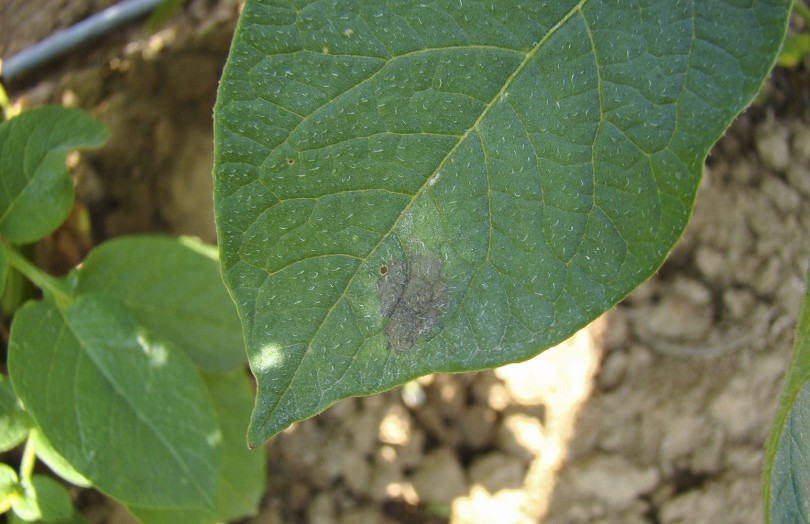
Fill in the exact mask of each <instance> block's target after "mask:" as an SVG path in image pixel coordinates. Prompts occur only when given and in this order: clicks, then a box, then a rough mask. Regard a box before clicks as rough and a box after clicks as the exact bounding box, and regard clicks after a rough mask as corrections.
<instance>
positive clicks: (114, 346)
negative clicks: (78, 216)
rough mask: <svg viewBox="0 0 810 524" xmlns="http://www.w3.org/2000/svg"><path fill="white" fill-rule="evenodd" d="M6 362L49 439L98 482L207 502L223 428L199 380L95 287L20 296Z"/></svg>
mask: <svg viewBox="0 0 810 524" xmlns="http://www.w3.org/2000/svg"><path fill="white" fill-rule="evenodd" d="M8 366H9V374H10V376H11V381H12V383H13V384H14V389H15V391H17V394H18V395H19V396H20V399H21V400H22V401H23V403H24V404H25V407H26V408H27V410H28V412H29V413H30V414H31V416H32V417H33V418H34V420H35V421H36V422H37V424H38V425H39V427H40V428H41V430H42V432H43V434H44V435H45V436H46V438H47V439H48V441H49V442H50V443H51V444H52V445H53V447H54V449H55V450H56V451H57V452H58V453H59V454H60V455H62V456H63V457H64V458H65V459H66V460H67V461H68V462H69V463H70V464H71V465H72V466H73V467H74V468H75V469H76V471H78V472H79V473H81V474H82V475H83V476H84V477H86V478H87V479H89V480H90V481H91V482H92V483H93V484H94V485H95V486H96V487H97V488H98V489H99V490H101V491H103V492H105V493H106V494H108V495H110V496H112V497H115V498H117V499H119V500H121V501H124V502H128V503H131V504H140V505H147V506H169V507H207V506H210V504H212V503H213V499H214V492H215V488H216V485H215V481H216V473H217V469H218V466H219V450H218V442H219V440H220V439H221V434H220V432H219V428H218V424H217V420H216V416H215V414H214V411H213V408H212V401H211V398H210V396H209V394H208V391H207V389H206V387H205V384H204V383H203V381H202V379H201V378H200V376H199V374H198V372H197V370H196V368H195V367H194V364H193V363H192V362H191V360H189V359H188V357H186V356H185V355H184V354H183V352H182V351H180V350H179V349H177V348H175V347H174V346H172V345H171V344H170V343H168V342H166V341H163V340H161V339H160V338H157V337H155V336H154V335H153V334H151V333H150V332H149V331H148V330H146V329H145V328H143V327H142V326H140V325H138V324H137V323H136V321H135V320H134V319H133V318H132V316H131V315H130V314H129V313H128V312H127V310H126V308H125V307H124V306H122V305H120V304H118V303H117V302H115V301H113V300H111V299H108V298H104V297H101V296H98V295H95V294H85V295H82V296H80V297H78V298H77V299H76V300H75V301H74V302H73V303H72V304H71V305H70V306H69V307H68V308H67V309H66V310H65V311H64V312H60V311H59V310H58V309H56V308H55V307H54V306H53V305H52V304H50V303H48V302H29V303H27V304H26V305H24V306H23V307H22V308H21V309H20V310H19V311H18V312H17V314H16V315H15V317H14V322H13V324H12V327H11V339H10V341H9V355H8Z"/></svg>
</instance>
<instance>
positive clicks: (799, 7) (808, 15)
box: [793, 0, 810, 29]
mask: <svg viewBox="0 0 810 524" xmlns="http://www.w3.org/2000/svg"><path fill="white" fill-rule="evenodd" d="M793 10H794V11H796V14H797V15H799V16H801V17H802V19H803V20H804V24H805V25H806V26H807V28H806V29H810V9H808V7H807V4H805V3H804V0H796V2H795V3H794V4H793Z"/></svg>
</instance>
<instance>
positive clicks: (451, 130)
mask: <svg viewBox="0 0 810 524" xmlns="http://www.w3.org/2000/svg"><path fill="white" fill-rule="evenodd" d="M790 4H791V2H790V1H789V0H765V1H762V2H754V3H749V5H747V6H745V7H743V6H740V5H737V4H736V3H733V2H728V1H726V0H706V1H700V2H656V3H651V4H650V3H645V5H644V6H643V8H642V7H641V6H639V5H637V3H636V2H619V1H615V0H590V1H586V0H560V1H555V2H535V1H525V2H524V1H519V0H512V1H509V0H507V1H502V2H501V1H499V2H484V1H467V2H457V1H450V0H447V1H439V2H423V1H421V0H405V1H401V2H395V3H392V2H384V1H382V0H378V1H366V2H361V1H359V0H355V1H352V0H345V1H334V2H305V1H304V2H295V3H293V2H279V1H272V2H271V1H268V0H252V1H251V0H248V1H247V2H246V3H245V8H244V10H243V12H242V15H241V18H240V21H239V26H238V28H237V32H236V35H235V37H234V42H233V45H232V48H231V56H230V58H229V60H228V63H227V65H226V67H225V71H224V74H223V78H222V81H221V83H220V91H219V94H218V100H217V106H216V108H215V136H216V138H215V143H216V153H215V162H216V166H215V177H216V186H215V200H216V214H217V224H218V232H219V239H220V248H221V254H222V264H223V272H224V275H225V280H226V283H227V284H228V286H229V287H230V289H231V293H232V295H233V297H234V299H235V301H236V303H237V307H238V309H239V314H240V316H241V317H242V321H243V327H244V331H245V337H246V341H247V345H248V355H249V360H250V363H251V366H252V368H253V372H254V373H255V375H256V379H257V381H258V398H257V403H256V408H255V411H254V414H253V418H252V421H251V426H250V429H249V436H248V439H249V442H250V443H251V444H252V445H258V444H259V443H261V442H262V441H263V440H265V439H267V438H270V437H272V436H273V435H274V434H276V433H277V432H279V431H281V430H282V429H283V428H285V427H286V426H287V425H289V424H290V423H292V422H294V421H296V420H300V419H303V418H306V417H308V416H310V415H313V414H315V413H317V412H319V411H320V410H322V409H324V408H325V407H326V406H328V405H330V404H332V403H333V402H335V401H337V400H339V399H341V398H344V397H347V396H350V395H358V394H370V393H374V392H378V391H382V390H385V389H388V388H391V387H393V386H395V385H398V384H402V383H404V382H407V381H408V380H410V379H412V378H414V377H418V376H420V375H424V374H427V373H431V372H436V371H454V372H456V371H465V370H476V369H482V368H487V367H492V366H498V365H502V364H505V363H508V362H514V361H519V360H523V359H526V358H529V357H531V356H533V355H535V354H537V353H538V352H540V351H542V350H543V349H545V348H548V347H549V346H551V345H553V344H555V343H557V342H559V341H561V340H563V339H565V338H566V337H568V336H569V335H571V334H572V333H573V332H575V331H576V330H577V329H579V328H581V327H582V326H584V325H586V324H587V323H588V322H590V321H591V320H592V319H594V318H595V317H597V316H598V315H599V314H601V313H602V312H604V311H605V310H606V309H608V308H610V307H611V306H612V305H614V304H616V303H617V302H618V301H619V300H620V299H622V298H623V297H624V296H625V295H627V294H628V293H629V292H630V291H631V290H632V289H633V288H635V287H636V286H638V285H639V284H640V283H641V282H643V281H644V280H645V279H646V278H647V277H649V276H650V275H651V274H652V273H653V272H654V271H655V270H656V269H657V268H658V267H659V266H660V265H661V263H662V261H663V260H664V258H665V256H666V255H667V253H668V252H669V251H670V249H672V246H673V245H674V243H675V242H676V240H677V239H678V238H679V237H680V235H681V233H682V231H683V229H684V227H685V224H686V222H687V220H688V218H689V215H690V213H691V211H692V206H693V203H694V198H695V192H696V189H697V186H698V183H699V181H700V177H701V173H702V166H703V160H704V158H705V157H706V154H707V151H708V150H709V148H710V147H711V145H712V144H713V143H714V142H715V141H716V140H717V138H718V137H719V136H720V135H721V134H722V133H723V131H724V130H725V129H726V127H727V126H728V125H729V123H730V122H731V120H732V119H733V118H734V116H735V115H736V114H737V113H738V112H739V111H741V110H742V109H743V108H744V107H745V106H746V105H747V104H748V103H749V102H750V100H751V99H752V97H753V96H754V94H755V93H756V92H757V91H758V90H759V88H760V87H761V85H762V82H763V80H764V78H765V76H766V75H767V73H768V71H769V70H770V68H771V67H772V66H773V63H774V61H775V57H776V54H777V52H778V50H779V46H780V43H781V41H782V38H783V37H784V34H785V28H786V23H787V18H788V13H789V11H790Z"/></svg>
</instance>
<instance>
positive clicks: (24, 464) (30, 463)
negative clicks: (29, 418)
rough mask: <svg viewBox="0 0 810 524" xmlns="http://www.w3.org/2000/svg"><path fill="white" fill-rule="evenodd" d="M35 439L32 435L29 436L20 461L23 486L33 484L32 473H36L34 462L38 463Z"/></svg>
mask: <svg viewBox="0 0 810 524" xmlns="http://www.w3.org/2000/svg"><path fill="white" fill-rule="evenodd" d="M34 448H35V444H34V439H33V437H32V436H31V434H30V433H29V434H28V439H26V441H25V448H23V455H22V459H21V460H20V484H22V485H23V486H25V485H27V484H29V483H30V482H31V473H33V472H34V462H36V451H35V449H34Z"/></svg>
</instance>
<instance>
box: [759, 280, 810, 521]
mask: <svg viewBox="0 0 810 524" xmlns="http://www.w3.org/2000/svg"><path fill="white" fill-rule="evenodd" d="M808 284H810V271H808ZM762 478H763V484H764V486H763V490H762V493H763V498H764V508H765V521H766V522H768V523H771V522H772V523H774V524H783V523H792V522H806V521H807V518H808V515H810V286H808V289H807V291H806V292H805V296H804V301H803V304H802V308H801V311H800V313H799V323H798V327H797V328H796V340H795V342H794V345H793V359H792V360H791V362H790V366H789V367H788V372H787V381H786V383H785V387H784V390H783V392H782V397H781V399H780V400H779V407H778V408H777V410H776V418H775V422H774V425H773V429H772V430H771V436H770V438H769V440H768V448H767V451H766V453H765V465H764V474H763V476H762Z"/></svg>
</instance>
